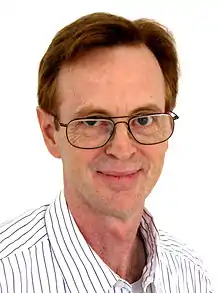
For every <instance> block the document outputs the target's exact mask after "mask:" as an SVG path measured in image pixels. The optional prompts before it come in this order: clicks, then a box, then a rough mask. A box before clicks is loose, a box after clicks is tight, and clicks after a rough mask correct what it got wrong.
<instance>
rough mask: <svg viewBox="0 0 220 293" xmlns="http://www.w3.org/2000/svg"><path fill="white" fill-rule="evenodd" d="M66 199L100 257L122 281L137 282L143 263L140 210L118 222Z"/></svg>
mask: <svg viewBox="0 0 220 293" xmlns="http://www.w3.org/2000/svg"><path fill="white" fill-rule="evenodd" d="M66 199H67V203H68V207H69V209H70V211H71V214H72V215H73V217H74V220H75V221H76V223H77V226H78V227H79V229H80V231H81V233H82V235H83V236H84V238H85V240H86V241H87V243H88V244H89V245H90V246H91V247H92V248H93V250H94V251H95V252H96V253H97V254H98V255H99V257H100V258H101V259H102V260H103V261H104V262H105V263H106V264H107V265H108V266H109V267H110V268H111V269H112V270H113V271H114V272H115V273H117V274H118V275H119V276H120V277H121V278H123V279H125V280H127V281H128V282H130V283H133V282H135V281H137V280H138V279H139V278H140V277H141V275H142V271H143V268H144V266H145V262H146V257H145V250H144V245H143V241H142V239H141V237H140V234H139V231H138V228H139V225H140V220H141V216H142V213H143V209H142V210H141V211H140V212H139V214H136V215H134V216H132V217H131V218H129V219H127V220H121V219H119V218H115V217H111V216H109V215H108V216H106V215H102V214H99V213H95V212H94V211H92V210H91V209H90V208H89V207H88V206H87V205H83V204H82V203H80V204H79V203H78V204H77V203H76V202H75V200H74V202H73V199H72V198H68V197H66ZM85 215H86V217H85Z"/></svg>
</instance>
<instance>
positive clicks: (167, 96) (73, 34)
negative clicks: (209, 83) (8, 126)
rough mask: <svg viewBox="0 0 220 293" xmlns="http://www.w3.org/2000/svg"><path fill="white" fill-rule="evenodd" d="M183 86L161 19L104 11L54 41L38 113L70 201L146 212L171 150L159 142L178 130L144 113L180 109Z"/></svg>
mask: <svg viewBox="0 0 220 293" xmlns="http://www.w3.org/2000/svg"><path fill="white" fill-rule="evenodd" d="M177 83H178V61H177V54H176V50H175V46H174V40H173V38H172V36H171V35H170V33H168V32H167V31H166V30H165V28H163V27H162V26H161V25H159V24H158V23H156V22H153V21H150V20H143V19H142V20H136V21H133V22H131V21H129V20H126V19H124V18H122V17H118V16H114V15H110V14H104V13H98V14H92V15H88V16H85V17H83V18H81V19H79V20H77V21H76V22H74V23H72V24H70V25H69V26H67V27H65V28H63V29H62V30H61V31H60V32H59V33H58V34H57V35H56V36H55V38H54V39H53V41H52V43H51V45H50V46H49V48H48V50H47V52H46V54H45V55H44V57H43V59H42V61H41V64H40V69H39V88H38V97H39V100H38V101H39V108H38V109H37V113H38V119H39V123H40V126H41V130H42V133H43V136H44V140H45V143H46V145H47V148H48V150H49V152H50V153H51V154H52V155H53V156H54V157H57V158H61V159H62V162H63V172H64V187H65V189H66V191H67V193H68V194H69V196H70V194H71V197H72V199H71V200H73V201H75V202H77V205H80V204H81V205H85V206H87V207H89V208H90V209H91V210H93V211H94V212H96V213H101V214H105V215H111V216H117V217H121V218H127V217H129V216H130V215H131V214H134V213H135V212H137V211H140V209H141V208H143V203H144V200H145V198H146V196H147V195H148V194H149V193H150V192H151V190H152V188H153V187H154V185H155V183H156V182H157V180H158V178H159V176H160V173H161V170H162V167H163V162H164V156H165V152H166V149H167V140H166V141H163V142H161V143H156V142H159V140H161V141H162V137H163V136H164V138H165V139H166V138H168V134H169V133H170V134H171V133H172V130H173V129H172V126H170V129H168V128H169V127H168V126H166V127H165V126H163V129H166V130H162V128H161V127H159V126H158V125H159V124H161V121H162V118H163V119H164V121H165V122H164V123H165V124H166V125H168V124H169V122H170V123H171V124H172V125H173V121H172V118H171V117H170V118H169V117H167V116H166V117H165V116H164V117H162V118H161V117H160V115H159V116H155V117H145V116H146V115H148V114H153V113H168V112H170V111H172V110H173V108H174V107H175V101H176V95H177ZM137 115H138V116H141V117H140V118H135V119H131V120H129V117H136V116H137ZM121 116H123V118H112V119H111V120H110V122H109V120H108V119H107V120H106V118H109V117H121ZM124 116H125V117H124ZM127 116H129V117H127ZM143 116H144V117H143ZM88 117H89V119H88ZM91 117H93V118H92V119H93V120H92V119H91ZM158 117H160V118H158ZM79 118H85V119H87V120H75V119H79ZM96 118H99V120H94V119H96ZM100 119H101V120H100ZM71 120H73V121H74V122H73V123H72V122H71V127H70V125H69V126H68V128H67V130H66V126H67V125H66V124H68V122H69V121H71ZM128 121H130V122H129V127H128V124H126V123H128ZM114 122H115V123H116V122H118V123H117V124H116V126H115V129H114V132H113V133H112V130H113V125H114ZM124 122H125V123H124ZM149 122H151V123H149ZM148 124H149V126H148V128H146V127H147V126H146V125H148ZM165 124H164V125H165ZM62 126H64V127H62ZM97 127H98V128H97ZM149 127H150V128H149ZM91 129H92V130H91ZM97 129H98V131H97ZM143 129H148V130H147V132H146V130H144V131H145V132H143ZM149 129H150V131H151V132H149ZM129 130H130V132H129ZM153 130H154V131H153ZM164 132H165V133H166V134H164ZM111 133H112V136H111V137H110V134H111ZM145 133H146V135H145ZM152 133H154V138H152V137H153V136H152ZM155 133H156V136H155ZM108 135H109V137H110V138H109V140H108V142H107V143H106V144H104V142H105V141H107V138H108ZM166 135H167V137H165V136H166ZM150 137H151V138H150ZM138 141H139V142H142V143H143V142H145V144H141V143H139V142H138ZM102 142H103V145H102ZM148 142H149V143H150V142H155V143H156V144H150V145H147V143H148ZM88 146H89V147H90V149H86V148H87V147H88ZM96 146H97V147H98V146H101V147H99V148H95V147H96Z"/></svg>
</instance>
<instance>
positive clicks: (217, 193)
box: [0, 0, 220, 292]
mask: <svg viewBox="0 0 220 293" xmlns="http://www.w3.org/2000/svg"><path fill="white" fill-rule="evenodd" d="M1 1H2V0H1ZM219 5H220V3H218V0H209V1H205V0H198V1H197V0H191V1H189V2H187V1H168V0H166V1H164V0H154V1H150V0H144V1H141V0H135V1H130V2H128V1H126V3H125V0H124V1H119V0H118V1H94V0H93V1H88V2H87V1H83V0H81V1H74V0H72V1H67V0H62V1H61V0H59V1H55V0H38V1H37V0H35V1H33V0H32V1H27V0H20V1H16V0H14V1H10V0H7V1H2V2H0V58H1V59H0V122H1V123H0V155H1V161H0V176H1V177H0V178H1V179H0V182H1V193H0V222H3V221H6V220H8V219H11V218H13V217H14V216H16V215H19V214H20V213H22V212H23V211H26V210H27V209H30V208H35V207H38V206H39V205H41V204H46V203H50V202H51V201H52V200H53V198H54V197H55V196H56V195H57V194H58V192H59V188H60V186H61V185H62V170H61V162H60V161H59V160H57V159H54V158H53V157H52V156H51V155H50V154H49V153H48V152H47V149H46V147H45V145H44V142H43V139H42V136H41V133H40V128H39V126H38V122H37V116H36V111H35V108H36V105H37V71H38V65H39V62H40V59H41V57H42V55H43V54H44V52H45V51H46V49H47V46H48V45H49V43H50V41H51V40H52V38H53V37H54V35H55V33H56V32H57V31H58V30H59V29H61V28H62V27H63V26H65V25H67V24H69V23H70V22H72V21H74V20H75V19H76V18H78V17H80V16H82V15H84V14H87V13H90V12H95V11H105V12H111V13H116V14H120V15H122V16H125V17H128V18H130V19H134V18H139V17H147V18H154V19H156V20H158V21H160V22H162V23H163V24H164V25H166V26H167V27H168V28H169V29H170V30H171V31H172V32H173V34H174V36H175V38H176V42H177V50H178V53H179V58H180V65H181V72H182V73H181V79H180V90H179V95H178V99H177V107H176V113H177V114H178V115H179V116H180V119H179V120H178V121H177V122H176V129H175V134H174V136H173V137H172V138H171V140H170V148H169V152H168V154H167V158H166V164H165V167H164V171H163V174H162V176H161V179H160V180H159V182H158V184H157V186H156V187H155V189H154V191H153V192H152V194H151V195H150V197H149V199H148V200H147V202H146V205H147V206H148V208H149V210H150V211H151V213H152V214H153V215H154V216H155V220H156V222H157V225H158V226H160V227H161V228H163V229H165V230H168V231H170V232H171V233H173V234H174V235H175V236H177V237H179V238H180V239H182V240H184V241H186V242H187V243H189V244H190V245H191V247H193V248H194V249H195V250H196V251H197V252H198V253H199V254H200V256H201V257H202V258H203V260H204V262H205V265H206V267H207V269H208V272H209V274H210V276H211V279H212V282H213V285H214V287H215V288H216V292H220V282H219V277H220V268H219V262H220V249H219V247H220V240H219V238H220V237H219V233H220V229H219V225H220V216H219V197H220V185H219V183H220V171H219V169H220V154H219V152H220V131H219V129H220V119H219V117H220V109H219V108H220V89H219V85H220V73H219V68H220V57H219V56H220V40H219V39H220V6H219Z"/></svg>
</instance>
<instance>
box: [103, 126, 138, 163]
mask: <svg viewBox="0 0 220 293" xmlns="http://www.w3.org/2000/svg"><path fill="white" fill-rule="evenodd" d="M136 144H137V142H136V141H134V139H133V137H132V135H131V134H130V133H129V131H128V127H127V123H126V122H118V123H116V125H115V132H114V134H113V136H112V138H111V140H110V141H109V142H108V143H107V145H106V154H107V155H109V156H113V157H115V158H117V159H118V160H120V161H127V160H129V159H130V158H131V157H132V156H133V155H134V154H135V153H136V151H137V150H136V146H135V145H136Z"/></svg>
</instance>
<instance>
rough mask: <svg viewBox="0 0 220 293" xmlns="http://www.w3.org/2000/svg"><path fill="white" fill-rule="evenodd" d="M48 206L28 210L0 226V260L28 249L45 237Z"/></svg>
mask: <svg viewBox="0 0 220 293" xmlns="http://www.w3.org/2000/svg"><path fill="white" fill-rule="evenodd" d="M47 208H48V205H43V206H41V207H39V208H37V209H33V210H29V211H26V212H25V213H23V214H22V215H20V216H18V217H16V218H14V219H13V220H10V221H8V222H5V223H3V224H0V260H1V259H3V258H5V257H7V256H9V255H11V254H13V253H16V252H18V251H19V250H22V249H28V248H30V247H32V246H33V245H35V244H36V243H37V242H39V241H40V240H41V239H43V238H45V237H47V232H46V226H45V212H46V210H47Z"/></svg>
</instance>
